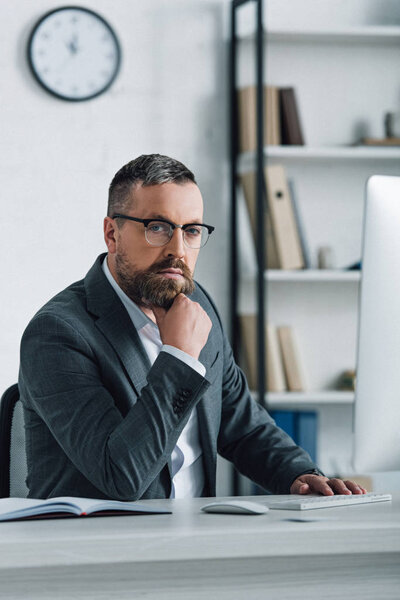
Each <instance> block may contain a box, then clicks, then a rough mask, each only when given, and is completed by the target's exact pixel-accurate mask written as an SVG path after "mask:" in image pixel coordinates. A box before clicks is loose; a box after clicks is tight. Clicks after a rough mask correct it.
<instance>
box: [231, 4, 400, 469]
mask: <svg viewBox="0 0 400 600" xmlns="http://www.w3.org/2000/svg"><path fill="white" fill-rule="evenodd" d="M373 1H374V0H371V2H373ZM287 2H290V0H281V1H280V3H278V4H279V9H281V6H282V4H285V3H287ZM371 2H370V4H371ZM245 4H248V5H250V4H253V5H254V4H257V5H259V9H258V11H257V16H259V15H260V12H261V13H262V0H261V1H260V2H251V0H249V1H246V0H244V1H242V2H233V5H235V9H233V12H235V10H237V8H239V7H240V6H243V5H245ZM302 4H304V3H302V2H297V3H292V5H291V6H292V7H294V10H296V6H298V7H299V8H298V11H299V14H300V12H301V5H302ZM270 5H271V3H270ZM270 5H269V6H270ZM343 6H344V4H343ZM313 7H314V5H313ZM379 7H380V4H379V3H378V2H377V3H376V10H375V11H372V9H371V11H372V12H371V14H374V15H375V16H376V14H379ZM323 10H324V9H323V8H321V11H323ZM283 12H285V9H284V7H283ZM276 14H277V11H275V16H276ZM286 14H288V13H287V11H286ZM304 14H305V13H304ZM307 15H309V13H307ZM335 18H336V16H335ZM304 20H305V19H304ZM296 21H298V22H297V24H296V26H295V27H293V28H290V27H288V26H282V24H279V23H277V22H273V23H268V22H267V23H266V22H265V21H262V22H261V24H260V22H258V24H257V27H256V28H255V27H254V20H253V23H252V24H250V25H249V23H248V22H245V23H244V24H242V23H240V25H237V26H236V28H235V37H232V48H233V47H236V51H237V53H238V55H239V56H237V57H236V59H235V60H236V73H235V76H233V72H232V70H231V80H232V81H233V82H234V86H236V87H237V88H239V87H241V86H246V85H249V84H251V83H253V84H254V82H256V85H257V86H258V93H260V91H261V90H262V85H264V84H268V85H276V86H279V87H287V86H294V87H295V89H296V92H297V99H298V102H299V109H300V117H301V120H302V124H303V130H304V134H305V141H306V145H305V146H266V147H262V148H261V147H260V144H258V146H257V152H256V153H244V154H241V155H239V154H238V153H237V129H236V125H235V126H234V128H233V129H232V134H233V137H235V136H236V141H235V142H234V143H233V144H232V148H233V149H234V148H236V156H235V158H234V160H232V189H233V192H232V206H235V208H234V210H237V207H236V205H237V203H238V198H237V197H236V191H235V190H234V188H236V185H237V176H238V175H239V174H242V173H246V172H248V171H255V172H256V174H257V180H259V178H260V177H262V170H263V166H264V165H265V163H269V164H276V163H280V164H283V165H284V166H285V168H286V171H287V173H288V177H289V178H290V179H292V180H293V181H294V183H295V192H296V198H297V202H298V204H299V206H300V210H301V213H302V220H303V223H304V228H305V234H306V238H307V242H308V244H309V246H310V248H311V251H312V257H313V265H312V266H313V268H311V269H308V270H304V271H280V270H279V271H276V270H273V271H265V270H264V266H263V265H262V262H260V260H259V255H260V240H261V237H260V235H258V237H257V242H256V251H257V252H258V254H257V260H256V262H255V264H253V265H252V264H251V260H248V261H247V262H243V256H242V255H243V254H246V252H247V250H246V247H245V246H246V244H247V243H248V240H249V239H250V238H251V235H248V236H247V238H246V236H243V237H242V238H240V237H239V243H238V244H237V239H238V237H237V235H240V233H241V232H240V228H238V227H237V221H236V223H235V227H234V228H233V231H235V232H237V235H235V237H234V240H233V243H234V245H235V248H236V247H237V245H239V247H240V249H241V250H240V254H239V253H238V254H237V255H236V257H235V258H234V260H235V264H236V267H235V268H236V271H235V278H234V279H233V280H232V281H233V288H232V289H233V295H234V298H233V301H232V309H233V313H232V314H233V318H232V324H233V327H234V324H235V323H236V327H237V316H238V314H257V315H258V318H259V319H261V322H262V323H264V319H265V320H266V318H268V319H269V320H270V321H271V322H273V323H274V324H277V325H280V324H287V325H292V326H293V327H294V328H295V329H296V332H297V333H298V334H299V338H300V342H301V349H302V351H303V354H304V362H305V364H306V366H307V370H308V371H309V375H310V382H309V389H310V390H312V391H310V392H307V393H302V394H294V393H292V392H286V393H284V394H273V393H266V394H265V393H264V390H262V393H260V390H258V391H257V392H254V394H255V397H257V398H262V399H263V402H264V403H265V404H266V405H267V406H268V408H271V409H276V408H288V409H290V410H295V409H296V408H298V409H299V410H300V409H303V408H305V409H310V408H311V409H312V408H315V410H317V412H318V417H319V438H320V439H319V456H318V463H319V465H320V466H321V468H322V469H323V470H325V471H326V472H327V473H328V474H330V473H337V472H338V471H340V470H342V471H343V472H347V473H348V472H349V464H350V454H351V429H352V427H351V424H352V421H351V419H352V406H353V400H354V394H353V393H352V392H340V391H339V392H338V391H335V390H334V389H332V388H333V387H334V385H335V382H336V381H337V380H338V376H339V375H340V373H341V372H343V371H344V370H347V369H350V368H354V367H355V359H356V339H357V310H358V291H359V284H360V281H361V274H360V272H359V271H347V270H345V269H346V267H348V266H349V265H351V264H354V263H355V262H356V261H358V260H359V259H360V254H361V233H362V219H363V200H364V186H365V181H366V179H367V178H368V177H369V176H370V175H372V174H374V173H380V174H389V175H390V174H392V175H394V174H396V175H398V174H399V172H400V166H399V165H400V147H396V146H391V147H381V146H363V145H356V143H357V140H359V139H360V138H362V137H375V138H379V137H383V136H384V133H383V114H384V112H385V111H388V110H396V109H397V110H398V109H399V108H398V97H399V96H398V94H399V89H400V78H399V76H398V74H397V65H398V64H399V61H400V26H392V25H383V24H373V23H363V24H360V25H357V24H354V23H346V22H345V18H343V21H344V22H343V24H338V23H336V22H334V20H332V27H329V28H327V27H326V23H325V22H324V23H323V22H322V21H320V22H319V23H317V22H310V23H309V24H308V25H307V26H305V27H304V28H301V26H299V25H298V23H299V22H300V21H301V20H300V19H299V20H297V19H296V18H295V17H294V16H293V18H292V22H293V23H294V22H296ZM311 21H312V19H311ZM336 21H337V19H336ZM255 29H256V31H257V35H256V34H255V33H254V31H255ZM260 30H261V33H260ZM239 53H243V56H244V58H240V54H239ZM261 54H262V63H261V65H260V63H259V59H260V55H261ZM260 68H261V69H262V72H263V77H262V81H260V78H259V76H258V77H257V78H256V79H254V72H256V73H259V71H260ZM235 94H236V91H235V90H234V89H231V98H232V106H233V113H234V114H236V115H237V105H236V99H235ZM261 112H262V111H261V108H260V105H259V106H258V111H257V115H258V118H260V117H261V126H260V121H259V120H258V123H257V125H258V131H259V134H260V135H261V134H262V114H261ZM260 130H261V131H260ZM260 135H259V138H260ZM259 141H260V139H259ZM235 144H236V147H235ZM260 155H261V156H260ZM261 157H262V161H261ZM239 201H240V198H239ZM257 209H258V215H260V214H262V210H263V198H262V194H261V193H260V191H259V190H258V194H257ZM258 218H259V220H260V216H259V217H258ZM241 226H242V227H243V221H241ZM262 243H263V242H262ZM323 245H327V246H330V247H332V248H333V250H334V253H335V255H336V262H335V265H336V266H337V269H335V270H330V271H322V270H317V269H316V268H315V266H316V254H317V249H318V248H319V247H320V246H323ZM236 251H237V249H235V252H236ZM245 251H246V252H245ZM249 256H250V257H251V252H247V258H248V257H249ZM253 263H254V261H253ZM261 282H263V294H261V293H260V286H261ZM332 284H334V285H332ZM265 309H266V312H265ZM261 322H260V328H261ZM261 337H263V336H262V335H261V334H259V340H258V347H260V344H261V345H262V344H263V341H262V340H261ZM236 352H238V342H237V341H236ZM259 365H260V368H259V378H260V377H261V379H262V378H263V376H264V373H263V363H262V364H261V359H260V360H259Z"/></svg>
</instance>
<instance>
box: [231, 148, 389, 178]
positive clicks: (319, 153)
mask: <svg viewBox="0 0 400 600" xmlns="http://www.w3.org/2000/svg"><path fill="white" fill-rule="evenodd" d="M264 157H265V158H268V159H271V158H273V159H274V158H277V159H281V160H285V159H286V160H296V161H297V160H299V161H302V160H315V161H317V160H332V159H334V160H345V161H348V160H354V161H357V160H361V161H368V160H374V161H376V160H400V146H396V147H393V146H392V147H382V146H265V148H264ZM251 168H255V152H245V153H242V154H241V155H240V171H241V172H242V173H243V172H245V171H248V170H249V169H251Z"/></svg>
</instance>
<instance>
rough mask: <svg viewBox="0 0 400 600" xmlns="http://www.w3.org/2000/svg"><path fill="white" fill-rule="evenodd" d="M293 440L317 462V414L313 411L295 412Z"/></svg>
mask: <svg viewBox="0 0 400 600" xmlns="http://www.w3.org/2000/svg"><path fill="white" fill-rule="evenodd" d="M295 442H296V444H297V445H298V446H300V447H301V448H303V449H304V450H305V451H306V452H308V454H309V455H310V457H311V460H312V461H313V462H317V414H316V413H315V412H308V411H300V412H299V413H297V415H296V436H295Z"/></svg>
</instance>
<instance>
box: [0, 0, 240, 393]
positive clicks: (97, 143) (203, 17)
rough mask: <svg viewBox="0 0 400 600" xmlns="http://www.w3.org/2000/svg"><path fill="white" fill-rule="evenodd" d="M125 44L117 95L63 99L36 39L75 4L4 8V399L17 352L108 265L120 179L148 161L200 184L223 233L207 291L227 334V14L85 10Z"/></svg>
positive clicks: (116, 2) (214, 245) (198, 3)
mask: <svg viewBox="0 0 400 600" xmlns="http://www.w3.org/2000/svg"><path fill="white" fill-rule="evenodd" d="M76 4H82V5H83V6H85V7H87V8H92V9H93V10H96V11H98V12H99V13H101V14H102V15H103V16H104V17H105V18H106V19H107V20H108V21H109V22H110V23H111V25H112V26H113V27H114V28H115V31H116V33H117V35H118V36H119V39H120V42H121V46H122V51H123V62H122V69H121V72H120V74H119V76H118V79H117V80H116V82H115V83H114V85H113V87H112V88H111V90H110V91H109V92H106V93H105V94H104V95H102V96H100V97H99V98H96V99H94V100H91V101H88V102H81V103H72V102H65V101H61V100H58V99H56V98H53V97H52V96H50V95H49V94H47V93H46V92H45V91H44V90H42V89H41V88H40V87H39V85H38V84H37V83H36V82H35V80H34V79H33V77H32V75H31V73H30V71H29V68H28V64H27V60H26V44H27V38H28V36H29V33H30V31H31V28H32V27H33V25H34V23H35V22H36V20H37V19H39V18H40V17H41V16H42V14H43V13H45V12H47V11H48V10H51V9H53V8H55V7H57V6H62V5H65V2H60V1H57V0H55V1H52V2H48V1H47V0H35V2H30V1H29V0H8V1H3V2H2V3H1V5H0V38H1V40H2V42H1V48H2V51H1V53H0V72H1V74H2V76H1V79H0V98H1V100H0V102H1V105H0V108H1V110H0V120H1V144H0V178H1V190H2V197H1V221H2V236H1V255H2V261H1V282H2V290H1V292H2V293H1V297H2V310H1V311H0V330H1V338H0V340H1V342H0V361H1V369H0V391H2V390H4V389H5V388H6V387H7V386H8V385H10V384H12V383H13V382H15V381H16V379H17V373H18V360H19V358H18V353H19V341H20V338H21V335H22V332H23V330H24V328H25V326H26V325H27V323H28V321H29V319H30V318H31V317H32V316H33V314H34V313H35V312H36V311H37V310H38V309H39V308H40V306H41V305H42V304H44V303H45V302H46V301H47V300H48V299H49V298H50V297H51V296H53V295H54V294H55V293H57V292H58V291H60V290H61V289H63V288H64V287H65V286H67V285H69V284H70V283H72V282H73V281H76V280H78V279H81V278H82V277H83V276H84V275H85V274H86V272H87V271H88V269H89V268H90V266H91V265H92V263H93V262H94V260H95V258H96V256H97V255H98V254H99V253H100V252H103V251H104V249H105V245H104V242H103V238H102V220H103V217H104V215H105V213H106V203H107V188H108V185H109V182H110V181H111V179H112V177H113V175H114V173H115V172H116V171H117V170H118V169H119V168H120V167H121V166H122V165H123V164H125V163H126V162H128V161H129V160H131V159H132V158H135V157H136V156H138V155H139V154H142V153H151V152H159V153H163V154H167V155H170V156H173V157H175V158H177V159H179V160H181V161H182V162H184V163H185V164H186V165H187V166H188V167H189V168H191V169H192V170H193V171H194V173H195V174H196V176H197V179H198V182H199V185H200V188H201V190H202V192H203V196H204V199H205V204H206V212H205V219H206V222H207V223H210V224H214V225H215V226H216V227H217V229H216V232H215V233H214V235H213V238H212V239H211V240H210V242H209V244H208V245H207V246H206V247H205V248H204V250H203V251H202V253H201V256H200V259H199V263H198V269H197V278H198V279H199V280H200V281H201V282H202V283H203V284H204V285H205V286H206V287H207V288H208V289H209V291H210V292H211V294H212V295H213V296H214V298H215V300H216V302H217V304H218V305H219V307H220V309H221V312H222V315H223V318H224V319H225V321H226V320H227V306H228V266H227V265H228V242H227V219H228V202H229V187H228V164H227V155H228V143H227V123H228V113H227V56H226V44H225V43H224V40H223V33H224V28H226V19H225V10H226V7H227V3H226V2H225V1H224V0H168V1H166V0H151V1H147V2H141V1H139V0H134V1H132V0H112V1H111V0H96V2H95V1H94V0H86V1H85V2H83V3H81V2H77V3H76Z"/></svg>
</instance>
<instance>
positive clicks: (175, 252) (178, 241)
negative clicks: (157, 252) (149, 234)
mask: <svg viewBox="0 0 400 600" xmlns="http://www.w3.org/2000/svg"><path fill="white" fill-rule="evenodd" d="M165 254H166V255H167V256H175V257H176V258H182V257H183V256H184V255H185V244H184V242H183V229H181V228H180V227H176V228H175V229H174V231H173V234H172V237H171V239H170V240H169V242H168V244H166V246H165Z"/></svg>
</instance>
